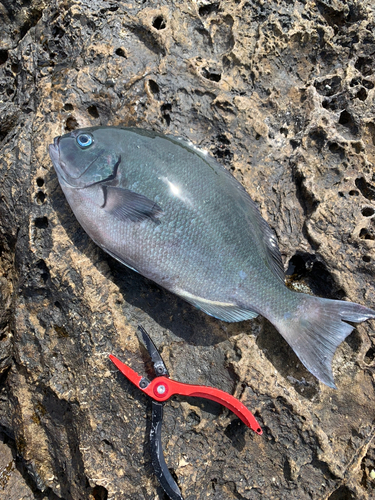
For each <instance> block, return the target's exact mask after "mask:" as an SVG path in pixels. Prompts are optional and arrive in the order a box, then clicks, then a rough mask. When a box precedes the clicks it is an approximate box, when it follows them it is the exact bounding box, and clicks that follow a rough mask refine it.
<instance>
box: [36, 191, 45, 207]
mask: <svg viewBox="0 0 375 500" xmlns="http://www.w3.org/2000/svg"><path fill="white" fill-rule="evenodd" d="M45 199H46V195H45V193H43V191H38V192H37V194H36V196H35V200H36V202H37V204H38V205H42V204H43V203H44V202H45Z"/></svg>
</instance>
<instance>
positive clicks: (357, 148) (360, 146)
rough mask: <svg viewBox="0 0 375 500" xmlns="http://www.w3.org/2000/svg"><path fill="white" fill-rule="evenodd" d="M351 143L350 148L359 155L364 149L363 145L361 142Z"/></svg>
mask: <svg viewBox="0 0 375 500" xmlns="http://www.w3.org/2000/svg"><path fill="white" fill-rule="evenodd" d="M351 145H352V148H353V149H354V151H355V152H356V154H357V155H359V153H360V152H361V151H363V150H364V149H365V148H364V147H363V144H362V142H352V144H351Z"/></svg>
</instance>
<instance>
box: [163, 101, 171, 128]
mask: <svg viewBox="0 0 375 500" xmlns="http://www.w3.org/2000/svg"><path fill="white" fill-rule="evenodd" d="M160 111H161V113H162V117H163V118H164V120H165V121H166V123H167V126H169V125H170V123H171V121H172V120H171V116H170V114H169V113H168V111H172V104H169V103H167V102H166V103H164V104H162V105H161V106H160Z"/></svg>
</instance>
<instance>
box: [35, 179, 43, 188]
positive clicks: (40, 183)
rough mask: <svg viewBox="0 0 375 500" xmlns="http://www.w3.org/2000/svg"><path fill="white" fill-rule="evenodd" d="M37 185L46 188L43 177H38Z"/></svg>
mask: <svg viewBox="0 0 375 500" xmlns="http://www.w3.org/2000/svg"><path fill="white" fill-rule="evenodd" d="M36 185H37V186H39V187H42V186H44V179H42V177H38V178H37V180H36Z"/></svg>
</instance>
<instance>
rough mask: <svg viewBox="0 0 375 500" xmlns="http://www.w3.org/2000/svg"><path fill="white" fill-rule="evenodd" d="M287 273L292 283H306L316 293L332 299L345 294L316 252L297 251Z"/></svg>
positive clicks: (339, 297)
mask: <svg viewBox="0 0 375 500" xmlns="http://www.w3.org/2000/svg"><path fill="white" fill-rule="evenodd" d="M285 274H286V276H287V277H288V278H289V279H288V281H289V282H290V283H298V282H302V283H305V284H306V285H307V286H308V287H309V288H310V289H311V291H312V292H313V293H314V294H315V295H319V296H322V297H327V298H331V299H342V298H343V297H344V296H345V294H344V292H343V291H342V290H341V289H339V288H338V286H337V284H336V282H335V280H334V278H333V276H332V275H331V273H330V272H329V271H328V269H327V267H326V265H325V264H324V263H323V262H320V261H318V260H317V259H316V256H315V255H314V254H309V253H301V252H297V253H296V254H295V255H294V256H293V257H292V258H291V259H290V261H289V264H288V269H287V271H286V273H285Z"/></svg>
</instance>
